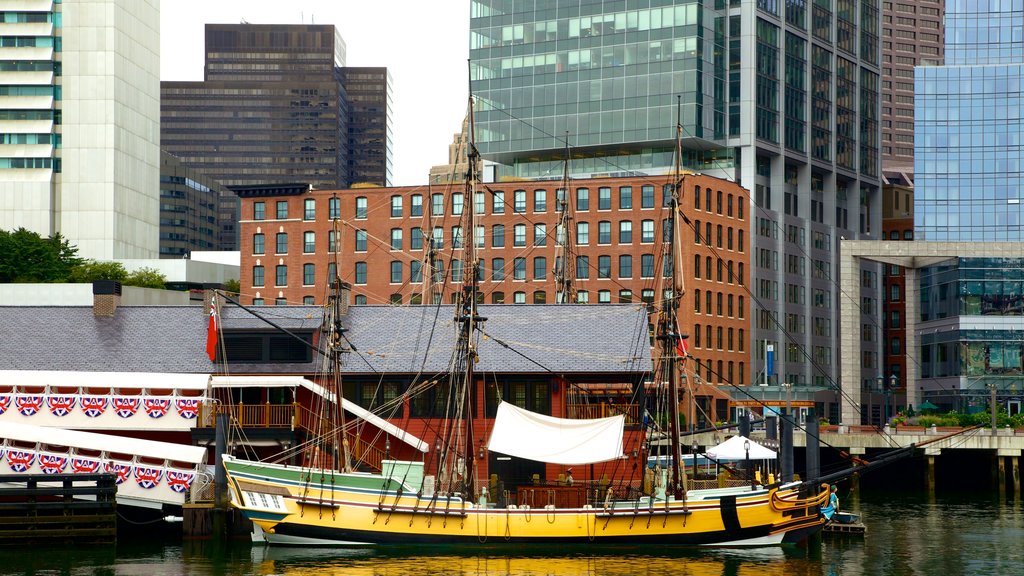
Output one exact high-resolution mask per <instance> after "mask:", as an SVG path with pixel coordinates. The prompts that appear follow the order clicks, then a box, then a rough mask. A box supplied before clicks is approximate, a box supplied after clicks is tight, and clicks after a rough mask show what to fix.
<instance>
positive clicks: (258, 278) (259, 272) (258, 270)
mask: <svg viewBox="0 0 1024 576" xmlns="http://www.w3.org/2000/svg"><path fill="white" fill-rule="evenodd" d="M263 275H264V271H263V266H253V267H252V286H253V288H262V287H263V286H264V282H265V279H264V277H263Z"/></svg>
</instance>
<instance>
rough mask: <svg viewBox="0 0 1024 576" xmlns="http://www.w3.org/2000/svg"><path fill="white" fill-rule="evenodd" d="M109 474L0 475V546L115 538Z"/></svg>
mask: <svg viewBox="0 0 1024 576" xmlns="http://www.w3.org/2000/svg"><path fill="white" fill-rule="evenodd" d="M116 497H117V484H115V476H114V475H113V474H4V475H0V545H2V546H21V545H24V544H27V543H41V542H43V543H45V542H67V543H72V542H73V543H75V544H113V543H114V542H116V540H117V502H116Z"/></svg>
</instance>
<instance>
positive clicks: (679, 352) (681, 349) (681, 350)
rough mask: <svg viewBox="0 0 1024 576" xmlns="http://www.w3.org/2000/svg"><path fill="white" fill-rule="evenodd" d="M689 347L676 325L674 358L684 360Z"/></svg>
mask: <svg viewBox="0 0 1024 576" xmlns="http://www.w3.org/2000/svg"><path fill="white" fill-rule="evenodd" d="M689 350H690V346H689V345H688V344H687V343H686V338H684V337H683V334H682V333H681V332H680V331H679V325H678V324H676V356H678V357H680V358H686V353H687V352H689Z"/></svg>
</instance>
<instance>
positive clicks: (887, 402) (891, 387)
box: [885, 374, 900, 422]
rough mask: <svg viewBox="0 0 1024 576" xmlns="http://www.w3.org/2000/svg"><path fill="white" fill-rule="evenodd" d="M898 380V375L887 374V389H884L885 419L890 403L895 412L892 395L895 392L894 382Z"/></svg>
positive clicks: (896, 382)
mask: <svg viewBox="0 0 1024 576" xmlns="http://www.w3.org/2000/svg"><path fill="white" fill-rule="evenodd" d="M899 381H900V379H899V377H898V376H896V375H895V374H890V375H889V389H888V390H886V391H885V421H886V422H888V421H889V406H890V405H892V408H893V410H892V411H893V412H896V406H895V405H894V404H893V403H892V395H893V394H895V393H896V384H898V383H899Z"/></svg>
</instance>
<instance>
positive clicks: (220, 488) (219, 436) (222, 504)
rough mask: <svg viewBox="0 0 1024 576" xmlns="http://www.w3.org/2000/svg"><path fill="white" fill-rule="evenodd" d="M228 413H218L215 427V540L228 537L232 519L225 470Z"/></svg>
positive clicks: (213, 526) (213, 530) (213, 535)
mask: <svg viewBox="0 0 1024 576" xmlns="http://www.w3.org/2000/svg"><path fill="white" fill-rule="evenodd" d="M228 417H229V415H228V414H221V413H218V414H217V420H216V428H215V429H214V460H213V462H214V465H215V467H214V472H213V510H212V511H211V513H212V515H213V523H212V530H211V532H212V534H211V536H212V537H213V539H214V540H218V539H220V538H223V539H225V540H226V539H227V537H228V530H229V526H230V521H229V519H228V476H227V472H225V470H224V463H223V456H224V453H225V452H227V447H228Z"/></svg>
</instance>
